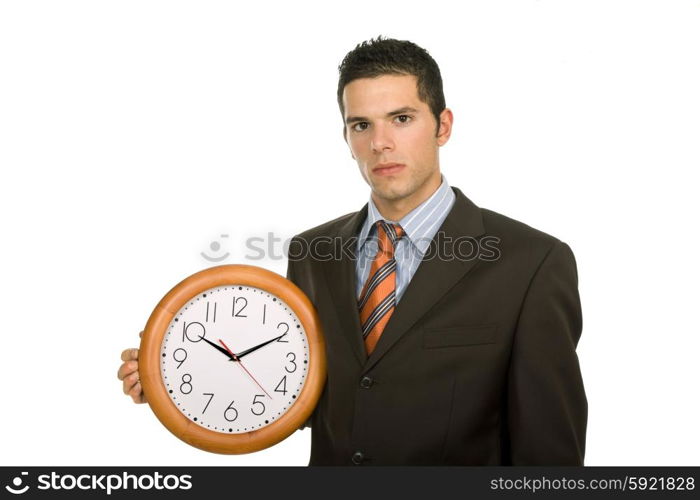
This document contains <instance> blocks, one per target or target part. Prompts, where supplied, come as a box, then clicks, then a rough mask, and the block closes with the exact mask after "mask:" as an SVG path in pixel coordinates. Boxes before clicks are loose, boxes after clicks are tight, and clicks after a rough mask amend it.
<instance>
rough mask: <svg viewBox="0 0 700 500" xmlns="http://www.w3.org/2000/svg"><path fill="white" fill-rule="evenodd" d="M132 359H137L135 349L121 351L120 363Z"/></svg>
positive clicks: (137, 352)
mask: <svg viewBox="0 0 700 500" xmlns="http://www.w3.org/2000/svg"><path fill="white" fill-rule="evenodd" d="M132 359H139V350H138V349H137V348H136V347H132V348H130V349H124V350H123V351H122V361H131V360H132Z"/></svg>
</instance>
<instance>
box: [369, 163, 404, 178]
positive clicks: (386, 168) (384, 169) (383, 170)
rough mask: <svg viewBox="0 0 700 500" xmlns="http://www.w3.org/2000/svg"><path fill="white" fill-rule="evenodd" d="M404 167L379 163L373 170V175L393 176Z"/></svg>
mask: <svg viewBox="0 0 700 500" xmlns="http://www.w3.org/2000/svg"><path fill="white" fill-rule="evenodd" d="M405 166H406V165H404V164H402V163H379V164H377V165H376V166H375V167H374V168H373V169H372V173H373V174H375V175H394V174H396V173H398V172H400V171H401V170H403V169H404V167H405Z"/></svg>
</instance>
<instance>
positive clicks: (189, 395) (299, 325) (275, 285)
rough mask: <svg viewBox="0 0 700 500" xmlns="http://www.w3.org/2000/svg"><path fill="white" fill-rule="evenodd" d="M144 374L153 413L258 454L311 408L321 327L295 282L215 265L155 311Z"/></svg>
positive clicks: (190, 438) (186, 435) (175, 427)
mask: <svg viewBox="0 0 700 500" xmlns="http://www.w3.org/2000/svg"><path fill="white" fill-rule="evenodd" d="M139 376H140V378H141V383H142V386H143V390H144V393H145V395H146V399H147V400H148V403H149V405H150V407H151V409H152V410H153V412H154V413H155V414H156V416H157V417H158V419H159V420H160V421H161V422H162V423H163V425H165V427H167V428H168V429H169V430H170V431H171V432H172V433H173V434H175V435H176V436H177V437H179V438H180V439H182V440H183V441H185V442H186V443H189V444H190V445H192V446H196V447H197V448H201V449H203V450H207V451H211V452H216V453H230V454H234V453H249V452H253V451H258V450H262V449H264V448H267V447H269V446H272V445H274V444H276V443H278V442H280V441H282V440H283V439H285V438H286V437H288V436H289V435H290V434H292V433H293V432H294V431H295V430H297V429H299V428H300V427H301V426H302V425H303V424H304V422H305V421H306V420H307V419H308V418H309V416H310V415H311V413H312V412H313V409H314V408H315V406H316V403H317V402H318V399H319V397H320V395H321V391H322V389H323V384H324V382H325V379H326V358H325V346H324V341H323V333H322V331H321V326H320V322H319V319H318V316H317V314H316V311H315V309H314V307H313V305H312V304H311V302H310V301H309V299H308V298H307V297H306V295H305V294H304V293H303V292H302V291H301V290H300V289H299V288H298V287H297V286H296V285H294V283H292V282H291V281H289V280H287V279H285V278H283V277H282V276H279V275H278V274H275V273H273V272H271V271H268V270H265V269H262V268H259V267H255V266H248V265H225V266H217V267H212V268H209V269H205V270H204V271H200V272H198V273H196V274H193V275H192V276H190V277H188V278H186V279H184V280H183V281H182V282H180V283H179V284H178V285H176V286H175V287H174V288H173V289H172V290H170V292H168V293H167V295H165V297H163V299H162V300H161V301H160V302H159V303H158V305H157V306H156V307H155V309H154V310H153V313H152V314H151V316H150V318H149V320H148V323H147V324H146V328H145V330H144V335H143V338H142V340H141V347H140V349H139Z"/></svg>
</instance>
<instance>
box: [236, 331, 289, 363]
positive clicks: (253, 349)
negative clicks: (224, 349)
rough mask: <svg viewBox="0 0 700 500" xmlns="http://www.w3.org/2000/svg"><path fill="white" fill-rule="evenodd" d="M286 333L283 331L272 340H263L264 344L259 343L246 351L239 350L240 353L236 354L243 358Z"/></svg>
mask: <svg viewBox="0 0 700 500" xmlns="http://www.w3.org/2000/svg"><path fill="white" fill-rule="evenodd" d="M285 335H287V334H286V333H283V334H282V335H280V336H279V337H275V338H274V339H272V340H268V341H267V342H263V343H262V344H258V345H256V346H254V347H251V348H250V349H246V350H245V351H241V352H239V353H237V354H236V357H238V358H242V357H243V356H247V355H248V354H250V353H251V352H254V351H257V350H258V349H260V348H261V347H265V346H266V345H267V344H270V343H272V342H274V341H275V340H279V339H281V338H282V337H284V336H285ZM232 361H234V360H233V358H232Z"/></svg>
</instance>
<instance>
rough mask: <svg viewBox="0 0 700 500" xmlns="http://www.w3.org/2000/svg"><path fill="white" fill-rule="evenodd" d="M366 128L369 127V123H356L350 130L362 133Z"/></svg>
mask: <svg viewBox="0 0 700 500" xmlns="http://www.w3.org/2000/svg"><path fill="white" fill-rule="evenodd" d="M367 127H369V123H367V122H357V123H354V124H353V125H352V129H353V130H354V131H355V132H362V131H363V130H366V129H367Z"/></svg>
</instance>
